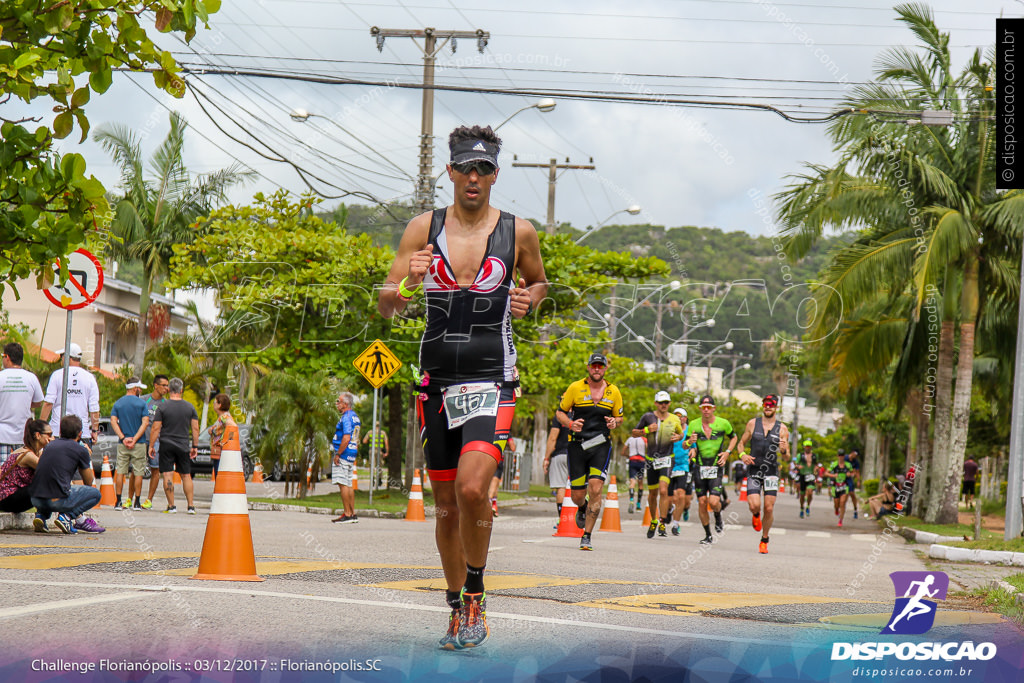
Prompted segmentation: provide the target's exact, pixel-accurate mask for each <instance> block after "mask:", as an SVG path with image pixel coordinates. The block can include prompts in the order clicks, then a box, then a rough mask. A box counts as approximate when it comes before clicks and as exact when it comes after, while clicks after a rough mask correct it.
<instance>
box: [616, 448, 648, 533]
mask: <svg viewBox="0 0 1024 683" xmlns="http://www.w3.org/2000/svg"><path fill="white" fill-rule="evenodd" d="M622 457H624V458H626V459H627V461H626V466H627V467H628V468H629V509H628V512H629V514H633V512H634V511H635V510H641V509H643V497H644V489H643V486H642V485H641V482H642V481H643V478H644V468H646V466H647V439H645V438H643V437H642V436H632V435H631V436H630V437H629V438H628V439H626V442H625V443H624V444H622ZM634 499H635V500H634Z"/></svg>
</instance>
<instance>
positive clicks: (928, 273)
mask: <svg viewBox="0 0 1024 683" xmlns="http://www.w3.org/2000/svg"><path fill="white" fill-rule="evenodd" d="M895 9H896V12H897V13H898V15H899V19H900V21H902V22H904V23H906V24H907V26H908V27H909V28H910V29H911V30H912V31H913V32H914V33H915V35H917V36H918V38H919V39H920V41H921V43H922V46H923V47H924V54H923V55H921V54H919V53H917V52H914V51H912V50H910V49H908V48H903V47H899V48H892V49H890V50H888V51H886V52H885V53H883V55H882V56H881V58H880V59H879V68H878V71H877V74H878V80H877V81H876V82H874V83H871V84H869V85H865V86H861V87H858V88H857V89H856V90H855V92H854V97H853V98H852V99H851V101H850V102H848V103H847V104H848V105H849V106H850V107H851V108H852V109H854V110H857V111H866V112H871V115H870V116H846V117H843V118H841V119H839V120H838V121H837V122H836V123H834V124H833V125H832V126H831V128H830V130H829V133H830V135H831V137H832V139H833V141H834V142H835V144H836V147H837V150H838V151H839V153H840V159H839V161H838V162H837V163H836V164H835V165H834V166H832V167H824V166H811V167H810V169H811V172H810V173H808V174H805V175H802V176H798V177H797V182H796V183H795V184H794V185H793V186H791V187H790V188H789V189H787V190H786V191H785V192H783V193H781V195H780V199H781V200H782V204H783V205H782V210H781V218H782V220H783V221H784V223H785V225H786V228H785V232H786V234H787V235H788V237H789V244H790V247H791V248H792V249H793V250H794V251H795V252H797V254H798V255H799V254H801V253H805V252H806V250H807V249H808V248H809V247H810V245H811V244H813V243H814V241H816V240H817V239H818V238H819V237H820V236H821V234H822V232H823V230H824V228H825V227H832V228H833V229H837V230H848V229H853V228H858V227H860V226H868V227H867V228H866V229H862V230H861V231H860V233H859V236H858V239H857V240H856V241H855V242H854V244H852V245H850V247H848V248H847V249H844V250H842V251H841V252H840V253H839V254H838V255H837V256H836V258H835V259H833V262H832V267H831V269H830V271H831V272H830V274H831V277H830V278H829V281H830V282H831V283H833V284H832V286H833V287H835V294H828V295H823V301H824V302H825V303H826V304H827V305H829V306H831V307H832V310H833V311H834V310H835V309H836V308H837V307H839V306H841V302H842V301H843V300H847V301H851V300H852V301H857V300H861V299H863V298H864V297H865V296H867V295H869V293H870V292H871V291H872V290H873V289H874V288H875V287H876V286H877V284H878V283H880V282H882V283H888V285H889V289H890V290H892V291H894V292H899V293H902V292H908V293H910V294H911V295H912V296H913V297H914V298H915V300H916V311H915V312H914V314H913V317H912V319H914V320H918V319H920V317H921V313H922V311H923V308H924V304H925V301H926V300H927V298H928V297H929V295H930V294H931V293H932V292H938V293H939V297H940V299H941V300H942V301H943V302H945V304H946V305H945V306H943V311H944V316H943V322H942V325H941V332H940V339H939V347H940V353H939V366H938V373H937V378H936V387H935V393H936V427H935V429H936V434H935V439H934V452H933V454H932V460H933V462H932V473H933V475H934V477H935V481H936V482H937V484H938V485H937V487H933V492H934V495H933V496H932V497H931V502H932V503H933V504H931V505H929V506H928V509H929V518H930V519H929V521H938V522H943V523H948V522H952V521H955V520H956V503H957V498H958V487H959V477H960V472H961V469H962V465H963V457H964V451H965V449H966V444H967V425H968V418H969V412H970V396H971V387H972V381H973V364H974V348H975V330H976V328H977V325H978V321H979V315H980V314H981V312H982V310H983V307H982V306H981V302H982V301H983V300H984V298H985V296H986V293H987V292H988V291H990V289H991V287H992V286H993V284H994V283H995V282H998V281H1002V280H1004V279H1005V278H1006V277H1007V275H1008V273H1011V272H1012V271H1013V269H1014V268H1013V265H1012V263H1011V262H1010V260H1008V259H1007V255H1008V254H1012V253H1013V252H1014V251H1016V250H1019V248H1020V246H1019V244H1020V239H1021V226H1022V225H1024V193H1020V192H1009V193H999V192H997V191H996V190H995V155H994V153H993V152H992V145H993V136H992V122H991V115H992V112H993V101H992V95H991V87H992V83H993V80H994V70H993V67H992V63H991V59H990V61H983V60H982V55H981V53H980V51H979V52H976V53H975V54H974V56H973V58H972V60H971V61H970V62H969V63H968V65H967V66H966V67H965V68H964V70H963V71H962V72H961V73H960V74H959V75H958V76H954V75H953V72H952V70H951V65H950V62H951V59H950V54H949V36H948V34H944V33H941V32H940V31H939V30H938V28H937V27H936V25H935V22H934V19H933V17H932V13H931V10H930V9H929V8H928V7H926V6H924V5H920V4H906V5H899V6H897V7H896V8H895ZM925 109H929V110H946V111H951V112H953V113H954V116H955V123H954V124H953V125H951V126H948V127H945V128H939V129H936V128H932V127H927V126H911V125H907V123H906V121H907V119H908V116H909V115H912V114H913V112H918V111H922V110H925ZM1017 253H1018V254H1019V251H1017ZM957 322H959V338H958V340H957V338H956V332H957V330H956V324H957ZM957 341H958V345H957ZM957 346H958V348H959V354H958V361H957V364H956V368H955V377H954V366H953V352H954V349H955V347H957ZM954 379H955V384H954V383H953V380H954ZM954 387H955V388H954ZM950 396H951V397H952V400H951V401H950V400H949V398H950Z"/></svg>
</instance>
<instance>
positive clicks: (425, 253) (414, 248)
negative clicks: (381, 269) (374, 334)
mask: <svg viewBox="0 0 1024 683" xmlns="http://www.w3.org/2000/svg"><path fill="white" fill-rule="evenodd" d="M431 216H432V214H431V213H430V212H427V213H424V214H420V215H419V216H416V217H415V218H413V219H412V220H411V221H409V225H407V226H406V227H405V233H404V234H403V235H402V241H401V242H399V244H398V253H397V254H396V255H395V261H394V263H392V264H391V270H390V272H388V277H387V280H385V281H384V287H383V288H382V289H381V290H380V296H379V297H378V298H377V310H378V311H380V314H381V315H383V316H384V317H385V318H390V317H392V316H393V315H395V313H401V312H402V311H403V310H405V306H406V304H408V303H409V302H408V300H407V299H405V298H403V297H401V296H399V292H398V285H399V283H400V282H402V280H403V279H405V289H406V290H416V289H417V288H418V287H419V286H420V284H421V283H422V282H423V278H424V277H425V276H426V273H427V269H428V268H429V267H430V263H431V261H432V260H433V258H434V256H433V245H429V244H427V238H428V237H429V236H430V219H431Z"/></svg>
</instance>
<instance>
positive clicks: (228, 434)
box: [206, 394, 242, 475]
mask: <svg viewBox="0 0 1024 683" xmlns="http://www.w3.org/2000/svg"><path fill="white" fill-rule="evenodd" d="M213 409H214V410H216V411H217V419H216V420H214V422H213V424H212V425H210V426H209V427H208V428H207V429H206V431H207V432H208V433H209V434H210V460H211V461H212V462H213V473H214V474H215V475H216V474H217V473H218V472H219V471H220V453H221V451H223V450H224V449H225V448H232V449H234V450H239V451H240V450H242V441H241V438H240V437H239V435H238V423H237V422H235V418H234V417H232V416H231V397H230V396H228V395H227V394H217V395H216V396H214V397H213Z"/></svg>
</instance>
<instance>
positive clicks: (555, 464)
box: [544, 397, 647, 529]
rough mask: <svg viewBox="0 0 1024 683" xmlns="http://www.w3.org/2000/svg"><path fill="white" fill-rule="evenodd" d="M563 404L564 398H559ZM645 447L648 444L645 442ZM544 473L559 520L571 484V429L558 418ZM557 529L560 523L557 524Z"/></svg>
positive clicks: (550, 431) (551, 432) (550, 429)
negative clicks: (566, 492) (545, 473)
mask: <svg viewBox="0 0 1024 683" xmlns="http://www.w3.org/2000/svg"><path fill="white" fill-rule="evenodd" d="M558 400H559V402H561V400H562V398H561V397H559V398H558ZM644 446H645V447H646V446H647V442H646V441H644ZM544 471H545V472H547V475H548V486H550V487H551V494H552V495H554V497H555V508H556V509H557V510H558V519H561V517H562V499H563V498H565V489H566V487H567V486H568V484H569V429H568V428H567V427H563V426H562V423H561V422H559V421H558V418H556V417H552V418H551V422H549V423H548V443H547V448H546V450H545V454H544ZM555 529H558V523H557V522H555Z"/></svg>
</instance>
